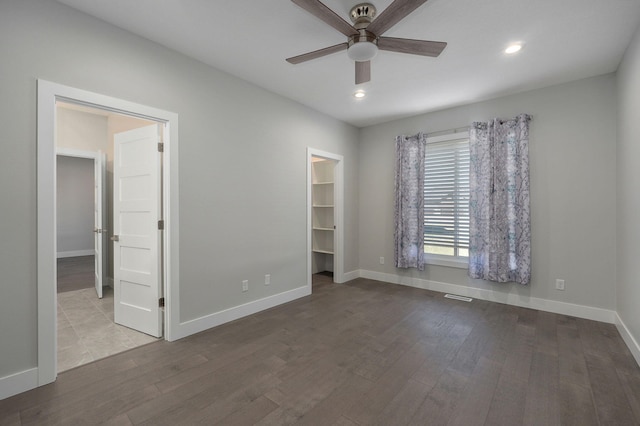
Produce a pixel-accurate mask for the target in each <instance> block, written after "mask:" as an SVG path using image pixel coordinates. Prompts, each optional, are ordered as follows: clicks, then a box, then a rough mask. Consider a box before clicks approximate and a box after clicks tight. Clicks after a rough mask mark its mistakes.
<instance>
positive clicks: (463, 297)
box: [444, 293, 473, 302]
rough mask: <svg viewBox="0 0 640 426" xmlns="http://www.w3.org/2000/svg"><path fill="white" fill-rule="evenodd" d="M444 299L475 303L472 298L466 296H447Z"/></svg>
mask: <svg viewBox="0 0 640 426" xmlns="http://www.w3.org/2000/svg"><path fill="white" fill-rule="evenodd" d="M444 297H446V298H447V299H456V300H462V301H463V302H473V299H472V298H470V297H465V296H458V295H457V294H449V293H447V294H445V295H444Z"/></svg>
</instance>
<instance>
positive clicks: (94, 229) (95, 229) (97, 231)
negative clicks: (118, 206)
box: [93, 228, 102, 234]
mask: <svg viewBox="0 0 640 426" xmlns="http://www.w3.org/2000/svg"><path fill="white" fill-rule="evenodd" d="M93 232H95V233H96V234H99V233H100V232H102V229H98V228H93Z"/></svg>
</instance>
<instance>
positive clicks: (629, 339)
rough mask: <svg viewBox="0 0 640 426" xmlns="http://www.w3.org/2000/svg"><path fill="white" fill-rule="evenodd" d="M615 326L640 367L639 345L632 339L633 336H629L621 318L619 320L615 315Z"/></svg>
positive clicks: (629, 333)
mask: <svg viewBox="0 0 640 426" xmlns="http://www.w3.org/2000/svg"><path fill="white" fill-rule="evenodd" d="M615 324H616V328H617V329H618V332H619V333H620V335H621V336H622V340H624V342H625V343H626V344H627V346H628V347H629V350H630V351H631V354H632V355H633V357H634V358H635V359H636V362H637V363H638V365H640V344H638V341H637V340H636V339H635V338H634V337H633V334H631V332H630V331H629V329H628V328H627V326H626V325H625V323H624V322H623V321H622V318H620V316H619V315H618V314H617V313H616V322H615Z"/></svg>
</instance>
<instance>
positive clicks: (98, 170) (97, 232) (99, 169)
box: [93, 151, 107, 299]
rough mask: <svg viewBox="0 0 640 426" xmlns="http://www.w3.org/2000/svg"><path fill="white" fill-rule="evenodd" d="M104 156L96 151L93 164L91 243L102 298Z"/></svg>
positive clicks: (97, 290) (104, 246)
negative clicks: (92, 234) (92, 233)
mask: <svg viewBox="0 0 640 426" xmlns="http://www.w3.org/2000/svg"><path fill="white" fill-rule="evenodd" d="M105 163H106V162H105V156H104V153H103V152H102V151H98V155H96V158H95V160H94V164H93V171H94V173H93V175H94V176H93V184H94V188H93V232H94V237H93V240H94V242H93V244H94V262H95V267H94V271H95V285H96V293H98V298H100V299H102V285H103V283H104V277H105V266H106V264H107V262H106V259H107V250H106V244H105V243H106V241H105V237H106V235H105V233H106V232H107V230H106V229H104V228H105V224H106V218H105V217H104V215H103V214H102V213H103V211H104V210H103V209H104V206H105V205H106V203H105V197H106V191H105V190H104V184H105V181H106V180H105Z"/></svg>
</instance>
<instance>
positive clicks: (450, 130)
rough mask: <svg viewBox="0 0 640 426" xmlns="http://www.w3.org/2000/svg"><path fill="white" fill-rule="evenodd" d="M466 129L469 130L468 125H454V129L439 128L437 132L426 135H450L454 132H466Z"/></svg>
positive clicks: (430, 136)
mask: <svg viewBox="0 0 640 426" xmlns="http://www.w3.org/2000/svg"><path fill="white" fill-rule="evenodd" d="M468 131H469V126H464V127H456V128H455V129H449V130H440V131H438V132H430V133H427V137H429V138H432V137H435V136H442V135H451V134H455V133H463V132H468Z"/></svg>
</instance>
